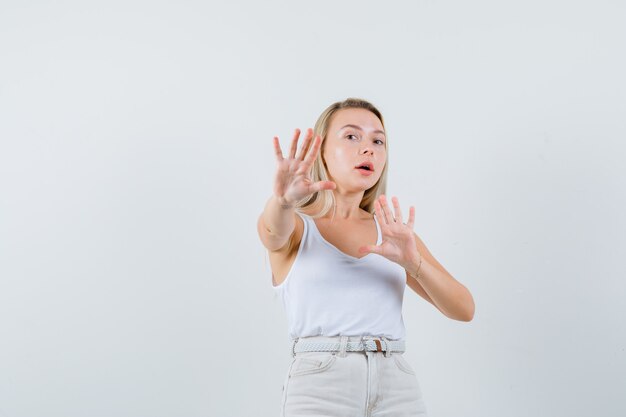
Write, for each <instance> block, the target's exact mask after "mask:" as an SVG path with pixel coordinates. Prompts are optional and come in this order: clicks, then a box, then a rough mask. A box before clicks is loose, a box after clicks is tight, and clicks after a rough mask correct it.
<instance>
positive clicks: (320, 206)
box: [295, 97, 389, 218]
mask: <svg viewBox="0 0 626 417" xmlns="http://www.w3.org/2000/svg"><path fill="white" fill-rule="evenodd" d="M355 108H356V109H366V110H369V111H371V112H372V113H374V115H375V116H376V117H378V119H379V120H380V123H381V124H382V125H383V130H386V129H385V122H384V120H383V116H382V114H381V113H380V111H379V110H378V109H377V108H376V107H374V105H373V104H372V103H370V102H368V101H366V100H363V99H360V98H352V97H351V98H347V99H345V100H344V101H338V102H336V103H333V104H331V105H330V106H328V107H327V108H326V110H324V111H323V112H322V114H321V115H320V116H319V117H318V119H317V122H315V127H314V128H313V137H314V138H315V137H316V136H317V135H319V136H320V137H321V138H322V143H321V146H320V150H319V152H318V154H317V157H316V158H315V161H314V162H313V166H312V167H311V181H312V182H313V183H315V182H317V181H329V180H330V178H329V176H328V171H327V169H326V163H325V162H324V159H323V157H322V150H323V149H324V144H325V142H326V135H327V133H328V126H329V125H330V120H331V118H332V116H333V114H335V112H337V111H338V110H341V109H355ZM311 143H312V141H311ZM385 149H386V150H387V152H386V154H387V157H386V160H385V167H384V168H383V172H382V174H381V176H380V178H379V179H378V181H377V182H376V184H374V185H373V186H372V187H371V188H369V189H367V190H366V191H365V193H364V194H363V198H362V199H361V203H360V204H359V207H360V208H361V209H363V210H365V211H367V212H368V213H372V214H373V213H374V202H375V201H376V199H377V198H378V196H379V195H381V194H385V193H386V190H387V167H388V166H389V146H388V140H385ZM335 206H336V202H335V196H334V194H333V190H321V191H317V192H315V193H313V194H312V195H310V196H307V197H305V198H304V199H302V200H300V201H298V202H297V203H296V205H295V208H296V210H297V211H298V212H300V213H301V212H302V211H303V209H305V208H308V207H310V208H312V209H313V213H312V214H309V215H310V216H311V217H313V218H319V217H323V216H325V215H326V214H327V213H328V212H329V211H330V210H331V209H333V216H334V214H335V213H334V208H335Z"/></svg>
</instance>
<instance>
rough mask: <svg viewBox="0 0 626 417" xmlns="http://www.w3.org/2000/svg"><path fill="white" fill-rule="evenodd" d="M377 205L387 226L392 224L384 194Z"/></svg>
mask: <svg viewBox="0 0 626 417" xmlns="http://www.w3.org/2000/svg"><path fill="white" fill-rule="evenodd" d="M379 204H380V207H381V210H382V212H383V216H384V219H385V221H386V222H387V224H391V223H393V218H392V217H393V216H392V215H391V211H390V210H389V206H388V205H387V199H386V198H385V195H384V194H382V195H381V196H380V199H379Z"/></svg>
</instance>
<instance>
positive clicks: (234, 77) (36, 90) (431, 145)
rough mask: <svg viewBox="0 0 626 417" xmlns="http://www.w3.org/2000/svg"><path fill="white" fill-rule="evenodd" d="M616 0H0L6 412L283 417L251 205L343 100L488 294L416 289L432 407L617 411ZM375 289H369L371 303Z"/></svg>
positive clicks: (409, 319)
mask: <svg viewBox="0 0 626 417" xmlns="http://www.w3.org/2000/svg"><path fill="white" fill-rule="evenodd" d="M625 16H626V6H625V4H624V2H620V1H557V0H541V1H536V0H535V1H517V2H511V1H496V0H492V1H485V0H477V1H472V2H468V1H458V0H456V1H433V0H429V1H424V0H422V1H411V2H409V1H405V2H387V3H383V2H378V1H376V2H374V1H336V2H330V1H315V2H313V1H309V2H298V1H271V0H270V1H264V2H256V1H246V2H230V3H228V4H227V3H226V2H210V1H209V2H207V1H193V2H191V1H171V2H166V1H145V0H144V1H133V0H131V1H129V0H124V1H106V2H104V1H99V2H81V1H54V2H53V1H47V2H46V1H39V2H36V1H7V0H2V1H1V2H0V61H1V63H0V141H1V142H0V143H1V147H0V187H1V188H0V417H32V416H46V417H61V416H62V417H85V416H89V417H96V416H103V417H104V416H107V417H108V416H116V417H126V416H137V417H140V416H151V417H160V416H193V417H196V416H198V417H199V416H219V417H229V416H233V417H240V416H274V415H278V411H279V407H280V399H281V388H282V383H283V380H284V377H285V373H286V371H287V368H288V365H289V363H290V361H291V356H290V352H289V348H290V345H289V343H288V342H289V339H288V335H287V323H286V315H285V313H284V311H283V307H282V304H281V303H280V299H279V298H278V297H276V296H275V295H274V293H273V291H272V288H271V271H270V268H269V261H268V258H267V255H266V251H265V248H264V247H263V246H262V244H261V242H260V240H259V238H258V235H257V229H256V223H257V219H258V216H259V214H260V213H261V211H262V210H263V207H264V206H265V203H266V201H267V199H268V198H269V197H270V195H271V193H272V181H273V177H274V173H275V171H274V170H275V156H274V151H273V146H272V137H273V136H274V135H277V136H279V138H280V140H281V144H282V146H283V148H284V149H287V146H288V143H289V140H290V139H291V135H292V133H293V130H294V129H295V128H300V129H303V130H304V129H306V128H307V127H313V124H314V123H315V120H316V119H317V117H318V116H319V114H320V113H321V112H322V111H323V110H324V109H325V108H326V107H327V106H328V105H329V104H331V103H333V102H335V101H338V100H343V99H345V98H347V97H361V98H365V99H367V100H370V101H371V102H373V103H374V104H375V105H376V106H378V107H379V108H380V110H381V111H382V113H383V115H384V117H385V122H386V126H387V130H388V138H389V182H388V193H387V194H388V195H389V196H393V195H395V196H398V198H399V200H400V204H401V206H402V209H403V211H404V212H405V213H408V207H409V206H411V205H413V206H415V208H416V220H415V232H416V233H417V234H418V235H419V236H420V237H421V238H422V240H423V241H424V242H425V243H426V245H427V246H428V248H429V249H430V251H431V252H432V254H433V255H434V256H435V257H436V258H437V259H438V260H439V261H440V262H441V263H442V264H443V265H444V266H445V267H446V269H448V271H449V272H450V273H451V274H452V275H453V276H454V277H455V278H456V279H457V280H458V281H460V282H461V283H463V284H464V285H465V286H467V287H468V289H469V290H470V292H471V293H472V295H473V297H474V301H475V303H476V313H475V316H474V319H473V321H471V322H459V321H454V320H451V319H449V318H447V317H445V316H444V315H442V314H441V313H440V312H439V311H437V310H436V309H435V308H434V307H433V306H432V305H430V304H429V303H427V302H426V301H425V300H423V299H422V298H421V297H419V296H418V295H417V294H415V293H414V292H412V291H411V290H410V288H408V287H407V288H406V291H405V297H404V304H403V317H404V321H405V325H406V330H407V337H406V341H407V352H406V353H405V357H406V358H407V360H408V361H409V363H410V364H411V366H412V367H413V368H414V369H415V370H416V371H417V377H418V380H419V382H420V384H421V387H422V390H423V393H424V396H425V401H426V405H427V408H428V410H429V413H430V416H431V417H457V416H459V417H460V416H465V417H500V416H507V417H526V416H549V417H554V416H568V417H583V416H585V417H586V416H603V417H610V416H614V417H618V416H624V415H626V403H625V402H624V401H623V394H624V391H625V387H626V351H625V349H626V330H625V329H626V307H625V303H624V297H625V295H626V283H625V280H624V278H625V274H624V272H625V270H626V267H625V266H624V262H623V255H624V254H625V253H626V240H625V237H624V235H625V233H626V222H625V219H624V212H625V210H626V195H625V194H626V193H625V190H626V187H625V179H626V169H625V168H624V166H623V163H624V159H625V157H626V145H625V144H624V140H625V139H626V123H625V117H624V116H625V115H626V82H625V77H624V74H626V57H625V54H624V51H625V50H626V28H625V25H624V17H625ZM364 308H366V306H364Z"/></svg>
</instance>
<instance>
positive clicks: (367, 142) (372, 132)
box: [322, 109, 387, 191]
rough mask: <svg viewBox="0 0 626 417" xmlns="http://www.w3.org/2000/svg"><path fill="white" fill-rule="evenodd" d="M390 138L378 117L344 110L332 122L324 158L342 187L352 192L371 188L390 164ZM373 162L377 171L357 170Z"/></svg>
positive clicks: (354, 110)
mask: <svg viewBox="0 0 626 417" xmlns="http://www.w3.org/2000/svg"><path fill="white" fill-rule="evenodd" d="M386 141H387V138H386V136H385V133H384V129H383V125H382V123H381V122H380V120H379V119H378V117H376V115H375V114H374V113H372V112H370V111H369V110H365V109H341V110H338V111H337V112H335V113H334V114H333V116H332V118H331V121H330V125H329V127H328V132H327V134H326V139H324V144H323V145H324V148H323V151H322V152H323V157H324V160H325V161H326V166H327V168H328V172H329V175H330V177H331V178H330V179H331V180H332V181H334V182H335V183H336V184H337V186H338V187H342V188H344V189H346V190H352V191H364V190H367V189H369V188H371V187H372V186H373V185H374V184H376V181H378V179H379V178H380V176H381V174H382V171H383V168H384V167H385V162H386V160H387V148H386ZM366 161H367V162H371V164H372V169H373V171H371V172H364V171H363V170H360V169H356V167H357V166H359V165H361V164H362V163H363V162H366Z"/></svg>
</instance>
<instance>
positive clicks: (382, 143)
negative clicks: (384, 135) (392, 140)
mask: <svg viewBox="0 0 626 417" xmlns="http://www.w3.org/2000/svg"><path fill="white" fill-rule="evenodd" d="M376 140H377V141H378V142H380V144H381V145H384V144H385V142H383V141H382V140H380V139H376Z"/></svg>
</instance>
